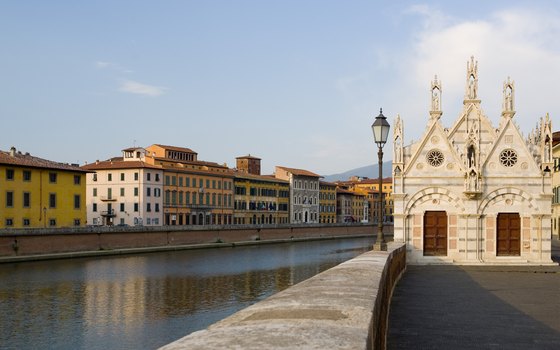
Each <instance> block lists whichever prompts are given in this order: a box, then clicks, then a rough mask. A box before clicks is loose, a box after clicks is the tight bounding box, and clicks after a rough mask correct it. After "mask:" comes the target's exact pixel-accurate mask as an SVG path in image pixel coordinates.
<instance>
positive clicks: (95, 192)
mask: <svg viewBox="0 0 560 350" xmlns="http://www.w3.org/2000/svg"><path fill="white" fill-rule="evenodd" d="M93 196H94V197H97V188H95V187H94V188H93Z"/></svg>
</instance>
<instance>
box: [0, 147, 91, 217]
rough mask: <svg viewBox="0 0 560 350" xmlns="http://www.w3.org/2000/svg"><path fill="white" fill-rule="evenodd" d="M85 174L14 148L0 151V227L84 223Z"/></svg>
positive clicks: (74, 168) (76, 169) (77, 169)
mask: <svg viewBox="0 0 560 350" xmlns="http://www.w3.org/2000/svg"><path fill="white" fill-rule="evenodd" d="M86 173H87V171H84V170H82V169H80V168H79V167H78V166H77V165H69V164H62V163H58V162H53V161H50V160H46V159H42V158H38V157H34V156H31V155H30V154H29V153H25V154H22V153H21V152H18V151H17V150H16V149H15V148H14V147H12V148H11V149H10V151H8V152H4V151H0V208H1V210H0V228H45V227H68V226H84V225H85V224H86V205H85V197H86V181H85V174H86Z"/></svg>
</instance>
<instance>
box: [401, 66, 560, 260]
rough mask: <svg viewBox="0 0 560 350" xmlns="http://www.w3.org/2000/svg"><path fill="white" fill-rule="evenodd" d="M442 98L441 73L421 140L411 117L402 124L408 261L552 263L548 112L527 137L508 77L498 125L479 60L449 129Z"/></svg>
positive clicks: (403, 218) (403, 215) (469, 69)
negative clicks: (407, 138)
mask: <svg viewBox="0 0 560 350" xmlns="http://www.w3.org/2000/svg"><path fill="white" fill-rule="evenodd" d="M441 96H442V86H441V82H440V81H438V79H437V76H436V77H435V79H434V81H433V82H432V84H431V110H430V111H429V119H428V125H427V128H426V131H425V133H424V135H423V136H422V138H421V139H420V140H419V141H417V142H414V143H412V144H410V145H407V146H405V145H404V142H403V141H404V125H403V120H401V118H400V117H399V116H397V118H396V121H395V123H394V125H395V127H394V131H393V141H394V156H393V169H392V170H393V182H394V183H393V191H394V193H393V197H394V206H395V210H394V219H395V222H394V224H395V236H394V239H395V241H397V242H405V243H406V245H407V259H408V261H409V262H410V263H421V264H431V263H443V264H446V263H447V264H498V265H507V264H514V265H522V264H533V265H546V264H553V262H552V260H551V200H552V187H551V170H552V166H553V164H552V153H551V152H552V150H551V148H552V132H551V130H552V126H551V121H550V118H549V116H548V115H547V116H546V117H544V118H541V119H540V122H539V124H538V126H537V128H536V129H535V130H534V131H532V132H531V133H530V134H529V135H528V137H527V138H524V137H523V136H522V134H521V132H520V130H519V127H518V126H517V125H516V123H515V122H514V115H515V98H514V96H515V85H514V82H513V81H511V80H510V79H509V78H508V79H507V80H506V81H505V82H504V86H503V103H502V113H501V119H500V122H499V125H498V127H497V128H494V127H493V126H492V123H491V122H490V120H489V119H488V117H487V116H486V115H485V114H484V112H483V110H482V109H481V105H480V99H479V96H478V62H475V60H474V57H471V59H470V61H468V62H467V74H466V88H465V98H464V101H463V110H462V112H461V113H460V114H459V117H458V118H457V120H456V121H455V123H454V125H453V126H452V127H451V128H445V127H444V126H443V125H442V123H441V121H440V117H441V115H442V110H441Z"/></svg>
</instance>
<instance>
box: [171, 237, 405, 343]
mask: <svg viewBox="0 0 560 350" xmlns="http://www.w3.org/2000/svg"><path fill="white" fill-rule="evenodd" d="M388 248H389V249H388V251H386V252H379V251H370V252H367V253H365V254H362V255H360V256H358V257H356V258H354V259H352V260H349V261H346V262H344V263H342V264H340V265H338V266H336V267H334V268H332V269H329V270H327V271H324V272H322V273H320V274H318V275H316V276H314V277H311V278H309V279H307V280H305V281H303V282H301V283H299V284H297V285H295V286H292V287H290V288H288V289H286V290H284V291H282V292H279V293H277V294H275V295H273V296H271V297H269V298H267V299H265V300H263V301H261V302H259V303H256V304H254V305H252V306H250V307H248V308H246V309H244V310H241V311H239V312H237V313H235V314H233V315H232V316H230V317H227V318H225V319H223V320H222V321H219V322H217V323H215V324H213V325H211V326H210V327H208V328H207V329H205V330H201V331H198V332H194V333H192V334H190V335H188V336H186V337H184V338H181V339H179V340H177V341H175V342H173V343H171V344H168V345H166V346H164V347H162V348H161V349H163V350H182V349H190V350H197V349H198V350H203V349H204V350H206V349H208V350H209V349H248V350H251V349H385V348H386V336H387V326H388V324H387V323H388V321H387V318H388V314H389V305H390V302H391V296H392V293H393V289H394V286H395V284H396V283H397V281H398V280H399V278H400V277H401V275H402V273H403V272H404V270H405V269H406V249H405V246H404V244H402V243H401V244H399V243H393V242H391V243H389V247H388Z"/></svg>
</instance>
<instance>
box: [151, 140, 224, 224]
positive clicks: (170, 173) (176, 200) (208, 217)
mask: <svg viewBox="0 0 560 350" xmlns="http://www.w3.org/2000/svg"><path fill="white" fill-rule="evenodd" d="M145 159H146V163H149V164H152V165H156V166H160V167H161V168H162V169H163V177H164V183H163V192H164V199H163V209H164V213H163V215H164V225H231V224H233V174H232V171H231V170H230V169H229V168H228V167H227V166H226V165H220V164H218V163H214V162H206V161H200V160H198V154H197V153H196V152H194V151H192V150H191V149H189V148H184V147H176V146H166V145H160V144H154V145H151V146H149V147H147V148H146V157H145Z"/></svg>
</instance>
